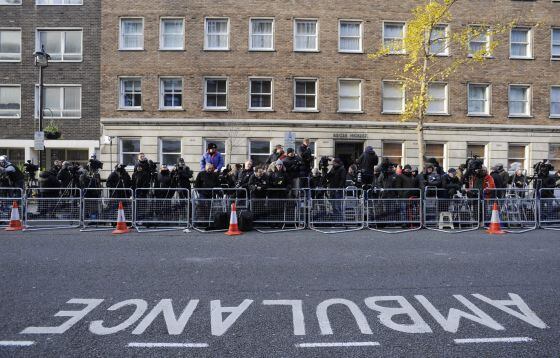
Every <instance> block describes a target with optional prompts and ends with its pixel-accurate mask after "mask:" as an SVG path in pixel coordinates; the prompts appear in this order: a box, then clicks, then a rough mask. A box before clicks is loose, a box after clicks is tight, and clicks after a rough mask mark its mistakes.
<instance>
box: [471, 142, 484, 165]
mask: <svg viewBox="0 0 560 358" xmlns="http://www.w3.org/2000/svg"><path fill="white" fill-rule="evenodd" d="M475 156H476V157H478V159H480V160H482V162H483V163H485V164H486V145H484V144H467V158H474V157H475Z"/></svg>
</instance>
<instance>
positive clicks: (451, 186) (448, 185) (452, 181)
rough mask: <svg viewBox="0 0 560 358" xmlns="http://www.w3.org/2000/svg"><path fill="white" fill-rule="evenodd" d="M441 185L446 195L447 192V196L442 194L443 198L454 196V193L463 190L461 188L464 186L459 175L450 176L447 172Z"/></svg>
mask: <svg viewBox="0 0 560 358" xmlns="http://www.w3.org/2000/svg"><path fill="white" fill-rule="evenodd" d="M441 187H442V189H444V192H445V193H444V195H445V194H447V196H441V195H440V196H441V197H443V198H445V197H447V198H453V195H455V194H457V193H458V192H460V191H461V188H462V187H463V185H462V183H461V181H460V180H459V178H457V177H453V178H452V177H450V176H449V175H448V174H445V175H444V176H443V177H442V178H441Z"/></svg>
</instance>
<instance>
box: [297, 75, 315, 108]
mask: <svg viewBox="0 0 560 358" xmlns="http://www.w3.org/2000/svg"><path fill="white" fill-rule="evenodd" d="M294 110H295V111H316V110H317V80H315V79H310V80H305V79H296V80H295V81H294Z"/></svg>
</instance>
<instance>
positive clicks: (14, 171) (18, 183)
mask: <svg viewBox="0 0 560 358" xmlns="http://www.w3.org/2000/svg"><path fill="white" fill-rule="evenodd" d="M0 174H3V175H4V176H6V177H7V178H8V181H9V184H10V187H12V188H20V189H23V188H24V185H25V177H24V176H23V173H22V172H21V170H19V168H18V167H17V166H16V165H14V164H12V163H10V162H9V161H8V157H7V156H5V155H2V156H0Z"/></svg>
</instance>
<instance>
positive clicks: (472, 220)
mask: <svg viewBox="0 0 560 358" xmlns="http://www.w3.org/2000/svg"><path fill="white" fill-rule="evenodd" d="M449 196H450V195H449V192H448V191H447V189H437V188H433V187H427V188H426V189H425V190H424V227H425V228H426V229H429V230H435V231H440V232H445V233H461V232H466V231H473V230H477V229H479V228H480V200H479V191H478V190H477V189H470V190H468V191H466V192H459V193H456V194H454V195H453V196H452V197H449Z"/></svg>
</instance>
